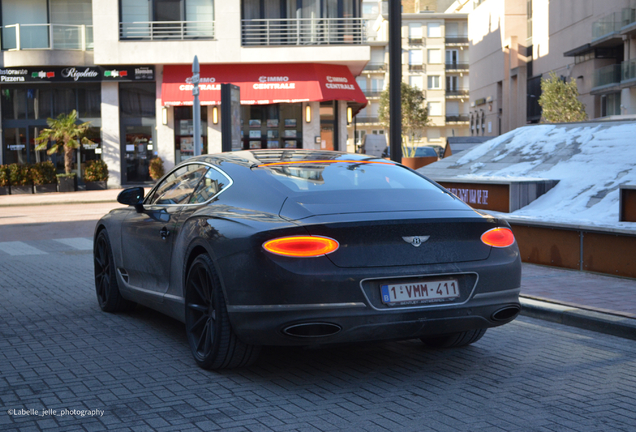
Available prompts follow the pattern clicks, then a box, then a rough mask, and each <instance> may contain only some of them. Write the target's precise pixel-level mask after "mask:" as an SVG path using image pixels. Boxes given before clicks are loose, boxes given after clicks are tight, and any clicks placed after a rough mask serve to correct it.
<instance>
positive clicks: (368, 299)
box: [96, 150, 521, 345]
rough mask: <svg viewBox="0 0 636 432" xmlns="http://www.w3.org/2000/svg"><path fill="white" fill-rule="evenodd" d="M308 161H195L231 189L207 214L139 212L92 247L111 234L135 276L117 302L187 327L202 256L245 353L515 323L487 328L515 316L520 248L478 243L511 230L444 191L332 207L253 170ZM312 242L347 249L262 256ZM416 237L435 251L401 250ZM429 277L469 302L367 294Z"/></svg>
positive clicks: (350, 197) (111, 217) (364, 198)
mask: <svg viewBox="0 0 636 432" xmlns="http://www.w3.org/2000/svg"><path fill="white" fill-rule="evenodd" d="M304 154H309V156H307V157H311V152H308V151H302V150H298V151H286V152H280V151H278V152H270V151H261V152H234V153H230V154H219V155H207V156H201V157H198V158H193V159H189V160H188V163H192V162H202V163H206V164H209V165H211V166H214V167H216V168H218V169H220V170H221V171H223V172H224V173H226V174H227V176H229V177H230V178H231V179H232V181H233V184H232V186H231V187H229V188H228V189H227V190H225V191H224V192H223V193H222V194H220V195H219V196H218V197H217V198H215V199H213V200H212V201H211V202H209V203H206V204H203V205H181V206H173V207H171V208H160V207H161V206H144V207H145V209H144V211H143V212H142V213H137V211H136V210H135V208H133V207H128V208H122V209H117V210H113V211H112V212H111V213H109V214H108V215H106V216H104V217H103V218H102V219H101V220H100V221H99V222H98V224H97V227H96V235H97V233H98V232H99V231H100V230H102V229H106V230H107V231H108V234H109V236H110V238H111V243H112V246H113V255H114V260H115V262H116V264H117V268H118V269H120V270H122V271H125V273H127V274H128V276H129V280H128V282H126V281H125V280H124V278H123V277H121V273H118V275H119V276H118V280H119V285H120V290H121V293H122V295H123V296H124V297H125V298H127V299H129V300H133V301H136V302H139V303H142V304H145V305H147V306H149V307H152V308H155V309H157V310H159V311H161V312H163V313H166V314H168V315H170V316H172V317H174V318H177V319H179V320H181V321H183V320H184V302H183V296H184V293H183V287H184V282H185V273H186V271H187V268H188V263H189V262H191V261H192V258H193V256H195V255H196V254H198V253H207V254H208V255H209V256H210V257H211V258H212V261H213V262H214V265H215V268H216V271H217V273H218V275H219V278H220V280H221V285H222V289H223V292H224V297H225V300H226V303H227V309H228V312H229V316H230V321H231V324H232V328H233V330H234V332H235V333H236V334H237V336H238V337H239V338H240V339H241V340H243V341H244V342H246V343H251V344H257V345H307V344H317V343H319V344H327V343H343V342H353V341H362V340H383V339H405V338H413V337H421V336H427V335H435V334H442V333H448V332H455V331H465V330H468V329H472V328H487V327H494V326H497V325H502V324H505V323H506V322H509V321H511V320H512V319H514V316H513V317H511V318H510V319H509V320H503V321H494V320H493V319H492V318H491V317H492V314H493V313H494V312H496V311H498V310H500V309H502V308H503V307H506V306H516V307H518V305H519V302H518V294H519V286H520V277H521V263H520V258H519V252H518V248H517V246H516V243H515V244H514V245H513V246H511V247H508V248H501V249H500V248H491V247H488V246H486V245H484V244H483V243H481V242H480V241H479V236H480V235H481V234H482V233H483V232H484V231H486V230H487V229H490V228H493V227H496V226H508V225H507V224H506V223H505V222H503V221H499V220H497V219H495V218H493V217H491V216H487V215H484V214H481V213H479V212H476V211H474V210H472V209H471V208H470V207H468V206H467V205H465V204H464V203H463V202H461V201H460V200H458V199H456V198H454V197H453V196H452V195H451V194H449V193H447V192H445V191H444V192H445V193H441V194H438V195H431V192H430V191H423V192H421V193H418V192H416V193H415V194H414V195H412V201H411V202H410V203H409V200H408V199H407V195H405V194H403V193H400V192H398V193H393V194H387V193H385V192H378V193H375V194H374V193H372V192H369V191H363V192H360V193H353V194H352V193H346V192H345V193H334V194H332V195H333V196H334V199H333V201H332V202H330V201H329V198H328V195H327V196H326V197H325V196H319V195H316V196H312V197H299V196H294V195H293V194H289V193H287V192H286V190H285V188H283V187H281V186H280V185H277V184H276V182H272V181H268V178H267V175H265V174H264V173H263V169H266V168H255V166H256V165H258V164H259V158H261V159H266V160H268V161H272V160H274V161H275V160H276V158H277V157H278V158H279V160H281V159H282V158H294V157H302V156H303V155H304ZM339 157H345V154H343V153H337V152H321V154H320V158H321V159H325V158H331V159H336V158H339ZM351 157H353V156H352V155H346V158H347V159H349V158H351ZM355 157H358V158H361V159H367V160H374V159H373V158H370V157H364V156H361V155H355ZM399 169H407V168H399ZM151 193H152V192H151ZM427 197H428V199H427ZM431 197H433V198H431ZM392 199H393V201H392ZM155 207H156V208H155ZM339 207H340V209H341V210H340V211H338V208H339ZM374 221H376V222H377V221H380V222H378V223H374ZM164 227H165V228H166V229H167V230H169V231H170V235H168V236H167V237H166V238H165V239H163V238H162V237H161V236H160V231H161V229H163V228H164ZM307 234H315V235H324V236H328V237H332V238H334V239H336V240H338V241H339V242H340V244H341V247H340V250H339V251H336V252H334V253H333V254H331V255H329V256H321V257H316V258H288V257H281V256H276V255H273V254H270V253H268V252H266V251H265V250H264V249H263V248H262V244H263V243H264V242H265V241H267V240H270V239H273V238H277V237H282V236H289V235H307ZM414 235H416V236H424V235H429V236H430V239H429V240H428V241H426V242H425V243H423V244H422V246H421V247H419V248H414V247H413V246H412V245H411V244H409V243H407V242H405V241H404V240H403V239H402V236H414ZM472 236H474V241H471V240H470V238H471V237H472ZM453 240H455V241H453ZM122 251H123V252H122ZM382 253H384V254H386V257H384V256H380V254H382ZM365 254H366V255H365ZM155 255H160V256H155ZM430 275H455V276H456V277H457V278H460V279H462V278H463V279H462V280H465V281H468V282H464V285H463V286H462V298H461V300H462V301H461V302H459V301H457V302H456V301H451V302H448V303H442V304H422V305H419V306H410V307H401V306H397V307H384V306H383V305H382V304H381V303H378V301H377V298H376V297H377V295H378V294H379V293H378V292H377V290H376V289H375V288H372V287H373V286H377V281H382V280H395V279H396V278H423V279H425V278H427V277H430ZM370 287H371V288H370ZM303 323H327V324H330V325H335V326H338V327H340V328H341V329H342V330H341V331H339V332H336V333H335V334H332V335H330V336H323V337H317V338H313V339H312V338H304V337H298V336H292V335H289V334H286V333H285V332H284V329H286V328H288V327H290V326H294V325H298V324H303ZM308 339H311V340H308Z"/></svg>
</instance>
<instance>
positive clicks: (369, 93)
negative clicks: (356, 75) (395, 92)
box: [362, 90, 382, 98]
mask: <svg viewBox="0 0 636 432" xmlns="http://www.w3.org/2000/svg"><path fill="white" fill-rule="evenodd" d="M362 93H364V95H365V96H366V97H368V98H379V97H380V96H381V95H382V90H363V91H362Z"/></svg>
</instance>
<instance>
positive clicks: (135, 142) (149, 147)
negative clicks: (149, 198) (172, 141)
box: [122, 126, 154, 184]
mask: <svg viewBox="0 0 636 432" xmlns="http://www.w3.org/2000/svg"><path fill="white" fill-rule="evenodd" d="M124 129H125V130H124V134H123V136H124V139H125V144H124V146H122V147H123V152H124V155H125V156H124V158H123V160H122V165H123V174H124V176H125V177H124V179H125V182H126V183H128V184H140V183H147V182H151V181H152V179H151V178H150V172H149V171H148V166H149V163H150V159H152V157H153V149H154V143H153V139H152V127H150V126H125V127H124Z"/></svg>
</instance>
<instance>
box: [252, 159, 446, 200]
mask: <svg viewBox="0 0 636 432" xmlns="http://www.w3.org/2000/svg"><path fill="white" fill-rule="evenodd" d="M258 169H259V170H260V169H262V170H264V171H265V172H266V173H267V174H269V177H270V178H272V179H274V180H276V181H277V182H279V183H280V184H282V185H283V186H285V187H286V188H287V189H289V190H290V191H292V192H300V193H302V192H326V191H346V190H350V191H355V190H386V189H429V190H436V191H439V192H442V191H441V189H439V188H438V187H437V186H435V185H434V184H432V183H431V182H429V181H428V180H426V179H425V178H423V177H421V176H419V175H417V174H415V173H414V172H412V171H410V170H408V169H406V168H404V167H401V166H399V165H393V164H391V163H381V162H380V163H378V162H373V163H360V162H357V161H356V162H352V163H349V162H335V163H298V164H290V165H274V164H272V165H268V166H265V167H261V168H258Z"/></svg>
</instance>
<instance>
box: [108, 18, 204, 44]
mask: <svg viewBox="0 0 636 432" xmlns="http://www.w3.org/2000/svg"><path fill="white" fill-rule="evenodd" d="M119 39H120V40H126V39H137V40H139V39H140V40H186V39H214V21H135V22H120V23H119Z"/></svg>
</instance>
